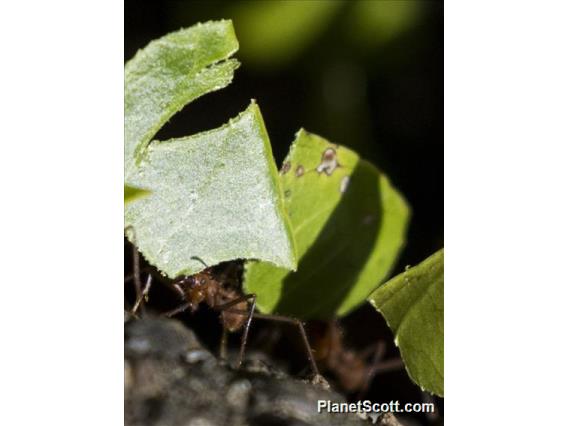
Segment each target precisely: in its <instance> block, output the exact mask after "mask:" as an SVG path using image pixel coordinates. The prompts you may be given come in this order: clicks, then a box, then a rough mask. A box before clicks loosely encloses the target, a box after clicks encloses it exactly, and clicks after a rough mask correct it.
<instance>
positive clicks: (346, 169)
mask: <svg viewBox="0 0 568 426" xmlns="http://www.w3.org/2000/svg"><path fill="white" fill-rule="evenodd" d="M280 175H281V176H280V179H281V184H282V187H283V190H284V196H285V203H286V208H287V210H288V214H289V216H290V220H291V222H292V229H293V232H294V237H295V239H296V243H297V248H298V256H299V258H300V263H299V265H298V270H297V272H289V271H286V270H284V269H281V268H277V267H275V266H273V265H269V264H266V263H262V262H248V263H247V265H246V270H245V276H244V286H245V288H246V290H247V291H248V292H251V293H256V295H257V307H258V308H259V309H260V310H261V311H264V312H278V313H280V314H286V315H292V316H295V317H299V318H302V319H311V318H320V319H326V318H331V317H333V316H335V315H345V314H347V313H348V312H350V311H351V310H353V309H354V308H356V307H357V306H359V305H360V304H361V303H363V302H364V301H365V299H366V298H367V296H368V295H369V293H370V292H371V291H372V290H373V289H374V288H376V287H377V285H378V284H379V283H381V282H382V281H383V280H384V279H386V278H387V276H388V274H389V272H390V271H391V269H392V267H393V265H394V263H395V261H396V259H397V257H398V253H399V251H400V250H401V248H402V246H403V244H404V240H405V233H406V227H407V223H408V219H409V208H408V206H407V204H406V202H405V201H404V199H403V198H402V197H401V196H400V195H399V193H398V192H397V191H396V190H395V189H394V188H393V187H392V186H391V184H390V182H389V180H388V179H387V177H386V176H385V175H383V174H382V173H380V172H379V171H378V170H377V169H376V168H375V167H374V166H373V165H372V164H370V163H368V162H367V161H365V160H363V159H360V158H359V157H358V155H357V154H356V153H355V152H353V151H351V150H349V149H347V148H345V147H342V146H339V145H334V144H331V143H329V142H328V141H326V140H325V139H323V138H321V137H319V136H316V135H313V134H310V133H308V132H306V131H304V130H300V132H298V134H297V137H296V140H295V142H294V144H293V145H292V147H291V150H290V153H289V154H288V157H287V158H286V160H285V162H284V165H283V167H282V170H281V172H280Z"/></svg>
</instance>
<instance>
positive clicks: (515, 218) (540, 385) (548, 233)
mask: <svg viewBox="0 0 568 426" xmlns="http://www.w3.org/2000/svg"><path fill="white" fill-rule="evenodd" d="M567 16H568V8H567V6H566V2H560V1H541V2H535V1H530V2H529V1H492V2H472V1H467V2H456V1H449V2H446V9H445V24H446V27H445V80H446V86H445V129H446V130H445V144H446V151H445V235H446V250H445V263H446V268H445V277H446V278H445V281H446V287H445V288H446V292H445V295H446V299H445V362H446V365H445V367H446V368H445V370H446V371H445V379H446V380H445V394H446V400H445V409H446V412H445V414H446V421H447V424H449V425H458V424H459V425H461V426H468V425H480V424H492V425H497V424H510V425H512V424H515V425H524V424H527V425H529V424H540V425H544V424H561V423H562V422H565V418H566V412H565V410H564V408H565V406H566V402H565V397H566V382H567V379H568V374H567V362H566V360H567V359H568V351H567V346H566V338H565V336H566V335H567V332H566V326H567V325H568V321H567V320H566V317H567V314H566V312H567V308H566V306H567V304H568V293H567V291H566V288H567V286H568V279H567V278H566V276H565V273H564V270H565V266H566V263H567V261H568V251H567V249H566V246H567V239H568V232H567V231H568V227H567V224H568V204H567V198H568V197H567V195H568V191H567V189H566V184H567V183H568V172H567V170H568V167H567V162H568V155H567V154H568V151H567V149H566V146H567V145H568V134H567V130H566V129H567V119H568V109H567V106H568V85H567V81H568V67H567V64H568V62H567V60H568V55H567V52H568V50H567V42H568V26H567V25H566V18H567Z"/></svg>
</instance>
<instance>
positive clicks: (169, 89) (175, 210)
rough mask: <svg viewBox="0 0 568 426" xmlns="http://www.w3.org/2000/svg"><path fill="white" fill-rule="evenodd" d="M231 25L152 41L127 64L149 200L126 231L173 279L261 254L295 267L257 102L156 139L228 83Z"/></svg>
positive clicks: (133, 146) (129, 115) (132, 159)
mask: <svg viewBox="0 0 568 426" xmlns="http://www.w3.org/2000/svg"><path fill="white" fill-rule="evenodd" d="M237 47H238V44H237V40H236V38H235V34H234V31H233V27H232V24H231V22H230V21H219V22H209V23H205V24H198V25H195V26H193V27H191V28H188V29H185V30H181V31H178V32H176V33H172V34H169V35H166V36H165V37H162V38H161V39H159V40H156V41H153V42H152V43H150V44H149V45H148V46H147V47H146V48H144V49H143V50H141V51H139V52H138V53H137V54H136V56H135V57H134V58H133V59H132V60H131V61H130V62H129V63H128V64H127V65H126V72H125V78H126V81H125V103H126V112H125V121H126V123H125V131H126V142H125V151H126V152H125V175H126V182H127V184H128V185H131V186H135V187H140V188H147V189H148V190H150V191H151V194H149V195H148V196H147V197H144V198H142V199H140V200H139V201H138V202H136V203H131V204H128V205H127V206H126V208H125V226H126V227H127V236H128V238H129V239H130V240H131V241H133V242H134V241H135V243H136V246H137V247H138V249H139V250H140V251H141V252H142V254H143V255H144V256H145V257H146V259H147V260H148V261H149V262H150V263H151V264H153V265H155V266H156V267H157V268H158V269H160V270H161V271H162V272H163V273H165V274H166V275H168V276H169V277H171V278H175V277H177V276H180V275H191V274H194V273H196V272H199V271H200V270H202V269H203V268H204V266H203V264H202V263H201V262H200V261H199V260H198V259H196V258H195V257H198V258H200V259H201V260H203V261H204V262H205V263H206V264H207V265H210V266H211V265H215V264H217V263H220V262H223V261H227V260H232V259H238V258H256V259H262V260H264V261H267V262H273V263H274V264H276V265H279V266H281V267H285V268H291V269H293V268H295V267H296V257H295V249H294V244H293V239H292V235H291V229H290V225H289V221H288V218H287V216H286V214H285V211H284V207H283V197H282V194H281V191H280V187H279V184H278V174H277V169H276V165H275V164H274V159H273V157H272V152H271V147H270V142H269V140H268V135H267V133H266V129H265V127H264V122H263V120H262V116H261V114H260V110H259V109H258V107H257V105H256V104H254V103H252V104H251V106H250V107H249V108H248V109H247V110H246V111H244V112H243V113H241V114H240V115H239V116H238V117H236V118H235V119H233V120H230V121H229V123H228V124H226V125H224V126H222V127H220V128H217V129H214V130H210V131H207V132H203V133H200V134H197V135H194V136H190V137H185V138H179V139H172V140H168V141H164V142H159V141H153V142H151V143H150V140H151V139H152V138H153V137H154V135H155V133H156V132H157V131H158V130H159V129H160V127H161V126H162V125H163V124H164V123H165V122H166V121H167V120H168V119H169V118H170V117H171V116H172V115H173V114H174V113H175V112H177V111H179V110H180V109H181V108H182V107H183V106H184V105H185V104H187V103H188V102H190V101H192V100H193V99H196V98H197V97H199V96H201V95H203V94H205V93H208V92H211V91H213V90H218V89H220V88H222V87H225V86H226V85H228V84H229V83H230V81H231V80H232V76H233V71H234V70H235V68H236V67H237V65H238V63H237V62H236V61H235V60H232V59H227V58H228V57H229V56H230V55H231V54H232V53H233V52H235V51H236V50H237Z"/></svg>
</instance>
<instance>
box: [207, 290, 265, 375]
mask: <svg viewBox="0 0 568 426" xmlns="http://www.w3.org/2000/svg"><path fill="white" fill-rule="evenodd" d="M247 300H250V301H251V302H250V305H249V310H248V313H246V315H247V322H246V323H245V330H244V332H243V335H242V336H241V348H240V350H239V360H238V362H237V368H241V365H242V363H243V359H244V357H245V347H246V345H247V340H248V334H249V329H250V323H251V321H252V317H253V315H254V308H255V307H256V294H245V295H244V296H241V297H237V298H236V299H234V300H231V301H230V302H228V303H224V304H222V305H217V306H215V307H214V309H217V310H219V311H225V310H227V309H230V308H232V307H233V306H235V305H237V304H239V303H242V302H245V301H247ZM228 312H232V311H228ZM239 312H243V311H239ZM223 333H225V328H224V327H223Z"/></svg>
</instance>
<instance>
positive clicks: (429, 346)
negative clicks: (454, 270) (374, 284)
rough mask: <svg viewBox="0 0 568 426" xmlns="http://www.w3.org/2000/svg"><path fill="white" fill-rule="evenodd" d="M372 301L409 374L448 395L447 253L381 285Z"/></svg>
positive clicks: (433, 391) (415, 380)
mask: <svg viewBox="0 0 568 426" xmlns="http://www.w3.org/2000/svg"><path fill="white" fill-rule="evenodd" d="M369 301H370V302H371V304H372V305H373V306H374V307H375V308H376V309H377V310H378V311H379V312H380V313H381V314H382V315H383V316H384V317H385V319H386V321H387V323H388V325H389V327H390V328H391V330H392V332H393V333H394V339H395V340H394V341H395V343H396V345H397V346H398V347H399V349H400V354H401V356H402V359H403V361H404V364H405V366H406V370H407V371H408V375H409V376H410V377H411V378H412V380H414V382H416V383H417V384H418V385H419V386H420V387H421V388H422V389H423V390H427V391H429V392H431V393H434V394H436V395H438V396H444V250H443V249H442V250H440V251H438V252H436V253H434V254H433V255H432V256H430V257H429V258H427V259H426V260H424V261H423V262H422V263H420V264H418V265H416V266H414V267H413V268H408V269H407V270H406V271H405V272H403V273H401V274H399V275H397V276H396V277H394V278H392V279H391V280H389V281H388V282H386V283H385V284H383V285H382V286H380V287H379V288H378V289H377V290H375V291H374V292H373V293H372V294H371V296H370V297H369Z"/></svg>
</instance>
